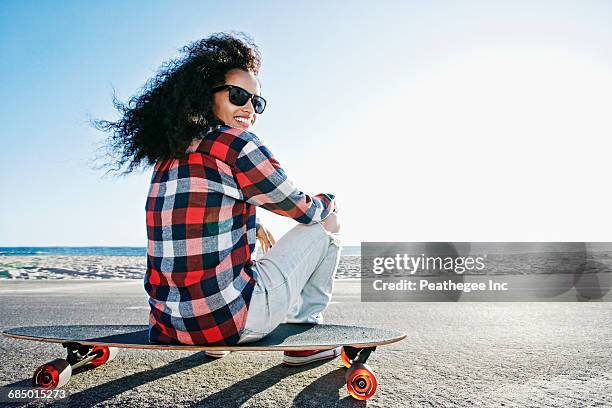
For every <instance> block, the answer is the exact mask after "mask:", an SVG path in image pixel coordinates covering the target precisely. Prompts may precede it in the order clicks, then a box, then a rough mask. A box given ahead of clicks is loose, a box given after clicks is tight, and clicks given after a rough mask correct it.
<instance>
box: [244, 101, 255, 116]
mask: <svg viewBox="0 0 612 408" xmlns="http://www.w3.org/2000/svg"><path fill="white" fill-rule="evenodd" d="M243 108H246V109H247V110H248V111H249V112H250V113H252V114H254V113H255V107H254V106H253V100H252V99H249V100H248V102H247V103H246V105H244V106H243Z"/></svg>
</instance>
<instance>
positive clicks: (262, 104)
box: [253, 96, 266, 114]
mask: <svg viewBox="0 0 612 408" xmlns="http://www.w3.org/2000/svg"><path fill="white" fill-rule="evenodd" d="M253 109H255V113H257V114H260V113H263V111H264V109H266V100H265V99H264V98H262V97H261V96H254V97H253Z"/></svg>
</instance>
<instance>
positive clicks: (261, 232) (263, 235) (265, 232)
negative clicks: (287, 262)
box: [257, 223, 276, 254]
mask: <svg viewBox="0 0 612 408" xmlns="http://www.w3.org/2000/svg"><path fill="white" fill-rule="evenodd" d="M257 241H259V245H260V246H261V250H262V251H263V253H264V254H266V253H268V251H269V250H270V248H272V245H274V244H276V240H275V239H274V237H273V236H272V233H271V232H270V230H269V229H267V228H266V227H264V226H263V224H261V223H260V224H259V226H258V227H257Z"/></svg>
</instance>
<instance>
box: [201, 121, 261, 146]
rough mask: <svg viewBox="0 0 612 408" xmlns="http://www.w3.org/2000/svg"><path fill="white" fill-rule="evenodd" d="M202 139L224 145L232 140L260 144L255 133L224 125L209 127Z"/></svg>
mask: <svg viewBox="0 0 612 408" xmlns="http://www.w3.org/2000/svg"><path fill="white" fill-rule="evenodd" d="M204 138H206V139H209V140H223V141H225V142H226V143H227V142H231V141H232V140H233V139H236V141H237V142H238V141H242V142H243V143H244V144H246V143H248V142H255V143H257V144H259V143H261V142H260V141H259V138H258V137H257V135H255V133H253V132H249V131H248V130H244V129H239V128H235V127H231V126H228V125H225V124H223V125H218V126H215V127H211V128H210V129H209V130H208V132H207V133H206V134H205V135H204ZM238 144H239V143H238Z"/></svg>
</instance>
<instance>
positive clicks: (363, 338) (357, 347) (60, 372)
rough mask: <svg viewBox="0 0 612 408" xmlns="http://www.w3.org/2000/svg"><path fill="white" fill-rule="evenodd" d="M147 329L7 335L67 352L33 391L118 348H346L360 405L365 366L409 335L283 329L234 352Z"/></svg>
mask: <svg viewBox="0 0 612 408" xmlns="http://www.w3.org/2000/svg"><path fill="white" fill-rule="evenodd" d="M148 331H149V330H148V326H144V325H80V326H26V327H15V328H12V329H8V330H5V331H4V332H2V334H3V335H4V336H6V337H12V338H16V339H22V340H31V341H38V342H47V343H60V344H62V345H63V346H64V347H65V348H66V349H67V353H68V355H67V357H66V358H65V359H56V360H53V361H51V362H49V363H46V364H43V365H42V366H40V367H39V368H38V369H37V370H36V371H35V372H34V376H33V379H32V382H33V385H34V386H40V387H43V388H59V387H61V386H63V385H64V384H66V383H67V382H68V380H69V379H70V376H71V374H72V370H73V369H75V368H78V367H80V366H83V365H86V364H89V365H93V366H99V365H102V364H105V363H107V362H110V361H112V360H113V359H114V357H115V356H116V355H117V351H118V348H138V349H157V350H193V351H200V350H207V351H220V350H223V351H289V350H293V351H299V350H329V349H335V348H337V347H339V346H342V353H341V359H342V363H343V364H344V366H345V367H347V368H348V370H347V373H346V380H347V390H348V392H349V394H350V395H352V396H353V397H354V398H357V399H360V400H366V399H369V398H370V397H371V396H372V395H373V394H374V392H375V391H376V387H377V381H376V377H375V376H374V373H373V371H372V370H371V369H370V367H368V366H367V364H366V360H367V359H368V357H369V356H370V354H371V353H372V352H373V351H375V350H376V347H377V346H384V345H387V344H391V343H395V342H398V341H400V340H403V339H404V338H405V337H406V334H404V333H401V332H398V331H393V330H385V329H378V328H370V327H360V326H344V325H333V324H321V325H315V324H281V325H279V326H278V327H277V328H276V329H275V330H274V331H272V332H271V333H270V334H268V335H267V336H266V337H264V338H263V339H261V340H259V341H257V342H253V343H244V344H239V345H231V346H208V345H185V344H161V343H151V342H150V341H149V339H148Z"/></svg>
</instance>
